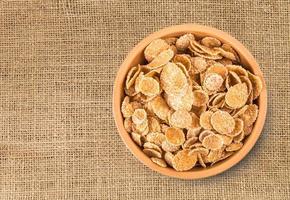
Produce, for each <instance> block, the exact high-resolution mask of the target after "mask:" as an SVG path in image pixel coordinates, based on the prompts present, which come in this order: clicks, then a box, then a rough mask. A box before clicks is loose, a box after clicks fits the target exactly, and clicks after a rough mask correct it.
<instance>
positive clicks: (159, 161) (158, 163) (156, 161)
mask: <svg viewBox="0 0 290 200" xmlns="http://www.w3.org/2000/svg"><path fill="white" fill-rule="evenodd" d="M151 160H152V162H154V163H155V164H157V165H159V166H160V167H167V164H166V162H165V161H164V160H163V159H160V158H155V157H152V158H151Z"/></svg>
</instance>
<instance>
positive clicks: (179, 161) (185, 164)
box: [172, 149, 197, 171]
mask: <svg viewBox="0 0 290 200" xmlns="http://www.w3.org/2000/svg"><path fill="white" fill-rule="evenodd" d="M196 162H197V155H196V154H191V155H189V150H188V149H183V150H181V151H179V152H177V154H176V155H175V156H174V158H173V160H172V164H173V168H174V169H175V170H176V171H187V170H190V169H192V168H193V167H194V166H195V164H196Z"/></svg>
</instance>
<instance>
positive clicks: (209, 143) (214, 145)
mask: <svg viewBox="0 0 290 200" xmlns="http://www.w3.org/2000/svg"><path fill="white" fill-rule="evenodd" d="M202 145H203V146H204V147H205V148H207V149H210V150H218V149H221V148H222V146H223V139H222V138H221V137H220V136H219V135H218V134H209V135H208V136H206V137H204V139H203V140H202Z"/></svg>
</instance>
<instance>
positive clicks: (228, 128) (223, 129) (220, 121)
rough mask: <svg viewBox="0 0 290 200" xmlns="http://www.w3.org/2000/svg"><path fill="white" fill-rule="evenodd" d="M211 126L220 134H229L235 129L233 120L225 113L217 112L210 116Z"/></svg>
mask: <svg viewBox="0 0 290 200" xmlns="http://www.w3.org/2000/svg"><path fill="white" fill-rule="evenodd" d="M211 125H212V126H213V128H214V129H215V130H216V131H217V132H218V133H220V134H228V133H231V132H232V131H233V130H234V128H235V120H234V118H233V117H232V116H231V115H230V114H229V113H227V112H225V111H220V110H219V111H217V112H215V113H214V114H213V115H212V116H211Z"/></svg>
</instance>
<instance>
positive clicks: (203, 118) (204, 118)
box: [199, 111, 213, 130]
mask: <svg viewBox="0 0 290 200" xmlns="http://www.w3.org/2000/svg"><path fill="white" fill-rule="evenodd" d="M212 114H213V112H212V111H206V112H203V113H202V114H201V115H200V121H199V123H200V125H201V127H202V128H204V129H207V130H211V129H212V125H211V122H210V119H211V116H212Z"/></svg>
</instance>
